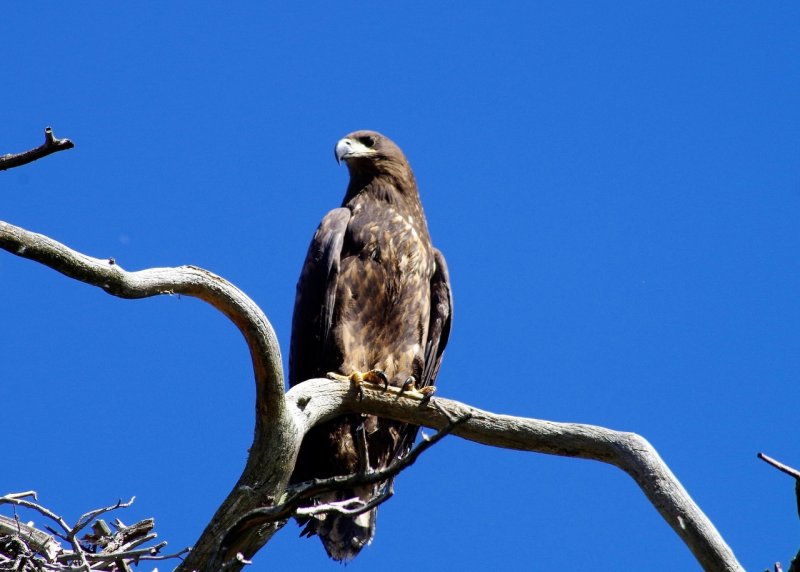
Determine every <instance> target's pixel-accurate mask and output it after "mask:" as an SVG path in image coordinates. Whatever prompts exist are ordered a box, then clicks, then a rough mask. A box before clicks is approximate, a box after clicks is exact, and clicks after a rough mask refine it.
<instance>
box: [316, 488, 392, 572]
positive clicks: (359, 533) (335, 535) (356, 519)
mask: <svg viewBox="0 0 800 572" xmlns="http://www.w3.org/2000/svg"><path fill="white" fill-rule="evenodd" d="M376 493H377V488H376V487H375V486H368V487H358V488H356V489H354V490H350V491H336V492H331V493H329V494H326V495H323V496H322V497H320V499H319V503H320V504H326V503H331V502H340V501H346V500H349V499H353V498H358V499H360V500H362V501H363V502H365V503H366V502H369V501H370V500H371V499H372V498H373V497H374V496H375V494H376ZM377 516H378V509H377V508H373V509H372V510H369V511H367V512H364V513H361V514H359V515H357V516H345V515H340V514H335V513H328V514H321V515H318V516H313V517H310V518H309V519H308V520H307V521H306V522H305V528H304V529H303V530H302V532H301V533H300V535H301V536H313V535H314V534H316V535H317V536H319V537H320V540H322V545H323V546H324V547H325V551H326V552H327V553H328V556H330V557H331V558H333V559H334V560H338V561H340V562H347V561H349V560H352V559H353V558H355V557H356V556H358V553H359V552H361V549H362V548H364V547H365V546H366V545H368V544H369V543H370V542H372V538H373V537H374V536H375V521H376V518H377ZM300 524H301V525H302V524H304V523H303V522H302V521H301V522H300Z"/></svg>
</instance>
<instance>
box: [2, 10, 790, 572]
mask: <svg viewBox="0 0 800 572" xmlns="http://www.w3.org/2000/svg"><path fill="white" fill-rule="evenodd" d="M799 25H800V7H798V6H797V5H796V4H792V3H746V2H731V3H711V2H707V3H693V2H679V3H671V4H670V5H669V7H668V6H666V5H663V6H661V5H655V4H652V3H639V2H619V3H614V4H612V5H608V4H600V3H595V2H564V3H528V2H508V3H504V4H502V5H498V3H494V4H493V5H492V4H489V3H486V4H483V3H475V2H469V1H467V2H441V3H423V2H411V3H403V4H402V5H401V4H383V3H381V4H378V3H372V4H369V5H366V6H365V5H363V4H360V3H350V2H344V3H342V2H339V3H327V2H318V3H314V2H311V3H309V2H298V3H294V4H291V5H289V4H288V3H281V4H278V3H274V4H272V5H267V4H266V3H263V4H261V3H259V4H256V3H237V4H235V5H225V6H223V5H222V4H218V3H213V4H212V3H200V2H197V3H192V4H185V3H180V4H179V3H159V4H156V3H152V4H150V5H144V6H143V5H141V4H136V5H134V4H113V5H111V4H108V3H99V2H86V3H78V4H70V5H69V6H67V5H62V4H61V3H52V4H51V5H49V6H47V7H46V8H43V7H40V9H38V10H37V9H34V8H33V7H30V6H27V5H25V6H23V5H22V4H20V5H17V6H14V7H10V8H8V9H7V10H6V11H5V13H4V16H3V19H2V20H1V21H0V45H2V46H3V49H4V53H5V57H4V64H3V68H4V71H3V77H4V82H3V87H2V89H1V90H0V102H2V106H1V108H2V114H3V122H2V125H3V128H2V130H0V133H1V135H0V153H7V152H12V151H21V150H23V149H26V148H29V147H32V146H35V145H38V144H39V143H40V140H41V138H42V129H43V128H44V127H45V126H47V125H52V127H53V128H54V130H55V133H56V135H57V136H60V137H70V138H72V139H73V140H74V141H75V143H76V148H75V149H74V150H71V151H68V152H65V153H61V154H58V155H55V156H53V157H49V158H47V159H45V160H43V161H40V162H38V163H35V164H32V165H29V166H26V167H23V168H20V169H15V170H12V171H8V172H5V173H0V185H1V186H2V196H3V208H2V216H0V218H2V219H4V220H6V221H8V222H11V223H14V224H18V225H21V226H23V227H26V228H29V229H31V230H34V231H37V232H42V233H45V234H48V235H50V236H52V237H54V238H56V239H58V240H60V241H63V242H64V243H66V244H68V245H69V246H71V247H73V248H76V249H78V250H81V251H83V252H85V253H87V254H90V255H93V256H98V257H108V256H113V257H114V258H116V260H117V261H118V263H119V264H121V265H122V266H123V267H124V268H126V269H130V270H135V269H140V268H146V267H152V266H172V265H181V264H195V265H199V266H203V267H205V268H208V269H210V270H212V271H214V272H216V273H218V274H221V275H223V276H225V277H226V278H228V279H229V280H231V281H232V282H234V283H235V284H237V285H238V286H239V287H241V288H242V289H243V290H244V291H245V292H247V293H248V294H249V295H250V296H251V297H252V298H254V299H255V300H256V301H257V302H258V303H259V304H260V305H261V307H262V308H263V309H264V310H265V312H266V313H267V315H268V316H269V318H270V319H271V321H272V323H273V324H274V326H275V328H276V330H277V333H278V336H279V338H280V340H281V342H282V344H283V352H284V355H287V354H288V345H287V344H288V340H289V333H290V331H289V329H290V320H291V308H292V303H293V297H294V286H295V282H296V280H297V276H298V273H299V270H300V265H301V263H302V260H303V257H304V254H305V250H306V247H307V245H308V242H309V240H310V238H311V235H312V234H313V231H314V229H315V227H316V225H317V223H318V222H319V220H320V219H321V218H322V216H323V215H324V214H325V213H326V212H327V211H328V210H329V209H331V208H333V207H335V206H338V205H339V203H340V201H341V198H342V196H343V193H344V188H345V185H346V182H347V172H346V169H345V168H344V167H337V165H336V163H335V162H334V160H333V146H334V144H335V142H336V141H337V140H338V139H339V138H340V137H341V136H343V135H344V134H346V133H348V132H350V131H353V130H355V129H362V128H368V129H376V130H379V131H382V132H383V133H385V134H386V135H388V136H389V137H391V138H393V139H394V140H395V141H396V142H397V143H398V144H399V145H400V146H401V147H402V148H403V149H404V151H405V152H406V155H407V156H408V157H409V159H410V161H411V164H412V166H413V168H414V170H415V173H416V175H417V180H418V182H419V185H420V188H421V195H422V200H423V204H424V206H425V209H426V212H427V216H428V222H429V226H430V229H431V233H432V235H433V239H434V241H435V243H436V245H437V246H438V247H439V248H440V249H441V250H442V251H443V252H444V253H445V255H446V257H447V260H448V263H449V266H450V272H451V278H452V282H453V288H454V297H455V322H454V330H453V335H452V337H451V341H450V345H449V346H448V349H447V352H446V355H445V360H444V364H443V368H442V371H441V373H440V377H439V380H438V384H437V385H438V386H439V388H440V392H441V395H443V396H446V397H450V398H453V399H458V400H461V401H464V402H467V403H470V404H472V405H475V406H477V407H481V408H484V409H489V410H492V411H496V412H502V413H509V414H516V415H525V416H531V417H538V418H544V419H549V420H557V421H573V422H586V423H594V424H599V425H604V426H608V427H611V428H614V429H620V430H626V431H634V432H636V433H639V434H641V435H643V436H644V437H646V438H647V439H648V440H650V442H651V443H652V444H653V445H654V446H655V447H656V448H657V449H658V451H659V452H660V454H661V455H662V457H663V458H664V459H665V460H666V462H667V463H668V464H669V465H670V467H671V468H672V469H673V471H674V472H675V473H676V475H677V476H678V477H679V478H680V479H681V480H682V482H683V484H684V485H685V486H686V488H687V489H688V491H689V492H690V494H691V495H692V496H693V498H694V499H695V500H696V501H697V502H698V504H699V505H700V506H701V508H702V509H703V510H704V511H706V513H707V514H708V515H709V517H710V518H711V519H712V520H713V521H714V522H715V524H716V525H717V527H718V528H719V530H720V532H721V533H722V534H723V536H724V537H725V538H726V539H727V541H728V542H729V543H730V545H731V547H732V548H733V550H734V551H735V553H736V554H737V556H738V557H739V559H740V561H741V562H742V563H743V565H744V566H745V567H746V568H748V569H753V570H757V569H764V568H766V567H768V566H770V565H771V564H772V563H773V562H774V561H776V560H781V561H783V562H784V563H787V562H788V561H789V559H790V558H791V556H793V555H794V553H795V551H796V550H797V548H798V542H797V539H798V529H799V527H798V522H797V515H796V508H795V501H794V495H793V483H792V482H791V480H790V479H789V478H788V477H785V476H783V475H780V474H779V473H777V472H776V471H774V470H773V469H770V468H768V467H767V466H766V465H764V464H763V463H761V462H760V461H758V460H757V459H756V457H755V454H756V452H757V451H762V450H763V451H765V452H767V453H768V454H771V455H773V456H775V457H777V458H779V459H781V460H783V461H785V462H787V463H789V464H793V465H794V466H800V450H798V447H797V439H796V435H795V434H794V429H793V428H796V425H797V424H796V401H797V379H798V375H800V357H799V356H800V352H798V350H799V349H800V348H799V347H798V346H799V345H800V329H799V328H798V324H799V323H800V298H799V297H798V292H800V272H798V271H797V253H798V246H800V225H799V224H798V222H797V221H798V216H799V215H800V160H799V159H798V157H800V154H799V152H800V135H799V134H800V105H798V101H800V34H798V29H800V26H799ZM0 280H1V282H0V284H1V285H2V286H1V287H2V295H0V315H2V316H3V322H2V323H3V327H2V328H0V391H1V393H0V395H2V405H3V407H2V415H1V416H0V434H3V435H4V436H5V441H4V442H5V444H6V445H5V447H4V451H3V468H2V471H0V492H10V491H20V490H28V489H36V490H37V491H38V492H39V494H40V498H41V500H42V501H43V502H44V503H46V504H47V505H49V506H50V507H51V508H52V509H54V510H56V511H58V512H61V513H62V514H64V515H65V516H66V517H67V518H68V519H70V520H74V519H76V518H77V517H78V516H79V515H80V514H81V513H82V512H84V511H86V510H89V509H90V508H93V507H96V506H101V505H105V504H110V503H113V502H114V501H116V500H117V499H118V498H120V497H122V498H128V497H130V496H132V495H136V496H137V501H136V504H135V505H134V507H133V508H131V509H128V511H127V513H126V514H121V515H119V516H120V518H122V519H123V520H124V521H128V522H130V521H134V520H137V519H140V518H144V517H148V516H154V517H155V518H156V523H157V530H158V532H159V533H160V535H161V538H163V539H166V540H168V541H169V542H170V548H174V549H177V548H180V547H182V546H184V545H188V544H191V543H192V542H193V541H194V539H195V538H196V537H197V535H198V534H199V533H200V531H201V530H202V528H203V527H204V526H205V524H206V523H207V521H208V519H209V518H210V517H211V515H212V514H213V511H214V509H215V508H216V507H217V505H218V504H219V502H220V501H221V500H222V499H223V498H224V497H225V495H226V494H227V493H228V491H229V490H230V488H231V487H232V486H233V484H234V482H235V480H236V478H237V477H238V476H239V474H240V471H241V469H242V467H243V464H244V459H245V457H246V454H247V448H248V446H249V445H250V441H251V436H252V423H253V397H254V390H253V382H252V379H251V372H250V368H249V360H248V357H247V353H246V348H245V346H244V344H243V343H242V340H241V339H240V336H239V334H238V332H237V331H236V330H235V328H234V327H233V326H232V325H231V324H229V323H227V321H226V320H225V319H224V318H223V317H222V316H221V315H219V314H218V313H216V312H215V311H213V310H212V309H211V308H209V307H207V306H205V305H204V304H202V303H200V302H198V301H196V300H192V299H187V298H166V297H165V298H162V299H150V300H142V301H125V300H119V299H116V298H112V297H110V296H108V295H106V294H104V293H103V292H101V291H99V290H97V289H94V288H92V287H89V286H86V285H83V284H79V283H76V282H73V281H71V280H69V279H66V278H64V277H62V276H60V275H57V274H56V273H54V272H53V271H51V270H48V269H45V268H43V267H40V266H38V265H36V264H34V263H31V262H29V261H26V260H21V259H18V258H16V257H13V256H11V255H9V254H6V255H2V253H0ZM297 535H298V529H297V527H296V526H295V525H294V524H290V525H288V526H287V527H286V528H285V529H284V530H283V531H282V532H281V533H280V534H279V535H278V537H277V538H276V539H275V540H274V541H273V542H272V543H271V544H269V545H268V546H267V548H266V549H265V550H263V551H262V552H261V553H260V554H259V555H258V556H257V557H256V560H255V563H254V565H253V566H252V567H251V568H250V569H251V570H254V571H258V570H268V569H278V568H282V567H286V566H289V565H301V566H305V567H310V569H315V570H336V569H339V567H338V565H336V564H334V563H329V562H328V561H327V558H326V557H325V554H324V551H323V549H322V547H321V545H320V544H319V542H318V541H317V540H316V539H312V540H307V539H300V538H298V536H297ZM378 566H380V567H381V569H383V570H386V571H392V570H404V569H408V567H410V566H414V567H415V569H418V570H434V569H435V570H441V569H442V567H443V566H444V567H445V568H446V569H462V570H484V569H486V568H487V567H489V566H495V567H496V566H505V567H508V568H509V569H529V570H550V569H555V568H557V569H560V570H579V569H587V568H590V569H596V570H623V569H632V568H634V567H635V568H641V567H642V566H644V567H645V568H646V569H648V570H694V569H697V565H696V564H695V562H694V560H693V558H692V557H691V555H690V553H689V552H688V550H687V549H686V548H684V546H683V545H682V544H681V542H680V541H679V540H678V539H677V537H676V536H675V535H674V533H673V532H672V530H671V529H670V528H669V527H668V526H667V525H666V523H664V522H663V521H662V520H661V518H660V516H659V515H658V514H657V513H656V511H655V510H654V509H653V508H652V507H651V506H650V505H649V504H648V503H647V501H646V499H645V498H644V496H643V495H642V494H641V493H640V492H639V491H638V489H637V488H636V487H635V485H634V484H633V482H632V481H631V480H630V479H629V478H628V477H627V476H626V475H624V474H623V473H622V472H620V471H619V470H617V469H614V468H612V467H608V466H605V465H601V464H599V463H593V462H588V461H580V460H574V459H563V458H556V457H549V456H541V455H534V454H524V453H519V452H512V451H505V450H499V449H489V448H485V447H480V446H477V445H474V444H471V443H468V442H465V441H461V440H459V439H457V438H454V437H453V438H448V439H446V440H445V441H444V442H443V443H442V444H440V445H439V446H437V447H436V448H435V449H434V450H432V451H431V452H430V453H428V454H426V456H425V457H424V458H422V459H421V460H420V461H419V462H418V463H417V464H416V465H415V466H414V467H413V468H412V469H411V470H410V471H408V472H407V473H405V474H403V475H402V476H401V477H400V478H399V480H398V482H397V486H396V496H395V497H394V498H393V499H392V500H391V501H390V502H389V503H388V504H386V505H384V506H383V507H381V509H380V514H379V518H378V532H377V538H376V540H375V542H374V543H373V544H372V546H370V547H369V548H368V549H366V550H365V551H364V552H363V553H362V555H361V556H359V558H358V559H357V560H356V561H355V562H354V563H352V564H351V565H350V566H349V567H348V570H355V571H358V570H374V569H376V567H378ZM160 568H161V569H162V570H164V569H168V568H169V567H168V566H161V567H160Z"/></svg>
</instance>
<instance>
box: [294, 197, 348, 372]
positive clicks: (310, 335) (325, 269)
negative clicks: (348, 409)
mask: <svg viewBox="0 0 800 572" xmlns="http://www.w3.org/2000/svg"><path fill="white" fill-rule="evenodd" d="M350 216H351V213H350V210H349V209H346V208H338V209H333V210H332V211H331V212H329V213H328V214H327V215H325V218H323V219H322V222H321V223H320V224H319V227H318V228H317V232H316V233H315V234H314V238H313V239H312V241H311V245H310V246H309V247H308V254H306V260H305V262H304V263H303V270H302V271H301V272H300V279H299V280H298V281H297V296H296V297H295V302H294V317H293V319H292V340H291V349H290V350H289V385H295V384H297V383H300V382H301V381H305V380H307V379H311V378H314V377H320V376H323V375H325V373H326V372H325V371H323V369H324V368H325V364H324V363H322V361H321V359H322V356H324V355H327V354H326V352H325V346H326V344H327V343H328V341H329V340H328V336H329V334H330V330H331V324H332V322H333V310H334V306H335V305H336V280H337V277H338V275H339V262H340V259H341V253H342V244H343V242H344V235H345V232H346V231H347V225H348V223H349V222H350Z"/></svg>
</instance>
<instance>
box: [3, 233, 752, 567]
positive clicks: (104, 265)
mask: <svg viewBox="0 0 800 572" xmlns="http://www.w3.org/2000/svg"><path fill="white" fill-rule="evenodd" d="M0 248H3V249H5V250H8V251H9V252H11V253H12V254H16V255H18V256H23V257H26V258H30V259H32V260H35V261H37V262H40V263H42V264H45V265H47V266H49V267H51V268H53V269H55V270H58V271H59V272H61V273H63V274H65V275H67V276H70V277H72V278H75V279H77V280H81V281H83V282H86V283H89V284H93V285H95V286H98V287H101V288H103V289H104V290H105V291H107V292H108V293H110V294H113V295H115V296H120V297H123V298H142V297H147V296H153V295H158V294H173V293H180V294H185V295H188V296H194V297H197V298H200V299H202V300H205V301H207V302H209V303H211V304H212V305H213V306H214V307H216V308H217V309H219V310H220V311H222V312H223V313H224V314H225V315H227V316H228V317H229V318H230V319H231V320H232V321H233V322H234V323H235V324H236V325H237V326H238V327H239V329H240V331H242V334H243V335H244V337H245V339H246V340H247V343H248V346H249V347H250V353H251V356H252V359H253V366H254V371H255V378H256V387H257V394H258V395H257V403H256V432H255V439H254V443H253V447H252V448H251V452H250V456H249V458H248V461H247V466H246V467H245V469H244V472H243V474H242V476H241V477H240V479H239V482H238V483H237V484H236V486H235V487H234V489H233V491H231V493H230V495H229V496H228V498H227V499H226V500H225V501H224V502H223V504H222V506H220V508H219V509H218V511H217V513H216V515H214V517H213V518H212V520H211V522H210V523H209V525H208V526H207V527H206V530H205V531H204V532H203V534H202V535H201V537H200V539H199V540H198V542H197V544H196V545H195V547H194V549H193V550H192V552H191V553H190V554H189V556H188V557H187V559H186V560H185V561H184V563H183V564H182V565H181V566H180V567H179V570H204V571H211V570H213V571H216V570H220V569H222V568H223V567H224V568H225V569H230V570H238V569H240V568H241V567H242V566H244V564H245V563H246V562H247V560H248V559H249V558H251V557H252V555H253V554H255V552H257V551H258V549H259V548H260V547H261V546H263V545H264V544H265V543H266V542H267V541H268V540H269V539H270V537H271V535H272V534H274V532H275V531H276V530H278V529H279V528H280V526H281V523H280V522H278V521H276V520H275V518H274V516H273V515H269V518H267V515H268V513H270V511H275V510H277V509H278V508H279V507H281V506H282V505H286V502H287V501H286V499H287V498H288V497H287V495H290V494H297V493H296V491H294V492H292V491H289V492H287V483H288V479H289V476H290V475H291V472H292V469H293V467H294V462H295V459H296V455H297V451H298V449H299V447H300V443H301V441H302V437H303V435H304V434H305V432H306V431H307V430H308V429H309V428H311V427H313V426H314V425H316V424H317V423H319V422H322V421H324V420H326V419H330V418H332V417H335V416H338V415H342V414H346V413H355V412H358V413H369V414H374V415H378V416H381V417H385V418H389V419H394V420H398V421H404V422H407V423H413V424H416V425H424V426H427V427H432V428H435V429H439V430H441V429H443V428H445V427H447V426H448V425H449V424H450V423H451V422H452V419H453V418H465V420H464V421H463V422H461V423H460V424H459V425H457V426H455V427H453V428H452V431H453V434H454V435H458V436H460V437H463V438H465V439H469V440H471V441H475V442H477V443H481V444H485V445H491V446H495V447H504V448H510V449H517V450H524V451H535V452H539V453H547V454H553V455H562V456H568V457H579V458H583V459H592V460H596V461H602V462H604V463H609V464H612V465H614V466H616V467H619V468H620V469H622V470H623V471H625V472H626V473H627V474H628V475H630V476H631V477H632V478H633V479H634V481H635V482H636V483H637V484H638V485H639V487H640V488H641V489H642V491H643V492H644V494H645V495H646V496H647V498H648V499H649V500H650V502H651V503H652V504H653V505H654V506H655V508H656V509H657V510H658V511H659V512H660V513H661V515H662V516H663V517H664V519H665V520H666V521H667V523H668V524H669V525H670V526H671V527H672V528H673V529H674V530H675V532H676V533H677V534H678V535H679V536H680V537H681V538H682V539H683V541H684V542H685V543H686V545H687V546H688V547H689V549H690V550H691V551H692V553H693V554H694V555H695V557H696V558H697V560H698V562H699V563H700V564H701V565H702V566H703V568H704V569H705V570H724V571H739V570H742V567H741V565H740V564H739V563H738V562H737V560H736V557H735V556H734V555H733V552H732V551H731V550H730V548H729V547H728V546H727V545H726V544H725V542H724V540H723V539H722V537H721V536H720V535H719V533H718V532H717V530H716V529H715V528H714V526H713V524H712V523H711V522H710V521H709V520H708V518H707V517H706V516H705V515H704V514H703V512H702V511H701V510H700V508H699V507H698V506H697V505H696V504H695V503H694V502H693V501H692V499H691V497H690V496H689V494H688V493H687V492H686V490H685V489H684V488H683V486H682V485H681V484H680V482H679V481H678V480H677V479H676V478H675V476H674V475H673V474H672V472H671V471H670V470H669V468H668V467H667V466H666V465H665V464H664V462H663V461H662V460H661V458H660V457H659V455H658V453H657V452H656V451H655V449H653V447H652V446H651V445H650V444H649V443H648V442H647V441H646V440H645V439H643V438H642V437H640V436H638V435H635V434H633V433H624V432H619V431H612V430H610V429H605V428H602V427H595V426H591V425H583V424H571V423H554V422H549V421H542V420H538V419H528V418H522V417H512V416H508V415H497V414H493V413H490V412H487V411H482V410H480V409H476V408H473V407H470V406H468V405H465V404H463V403H459V402H456V401H450V400H446V399H441V398H434V399H433V400H431V402H429V403H427V404H424V403H421V402H420V400H419V399H417V398H412V397H408V396H400V395H398V393H397V390H396V389H394V388H389V390H384V389H383V388H382V387H372V386H369V385H364V386H362V389H363V391H362V392H361V394H362V396H361V397H359V392H358V391H355V390H354V389H353V388H352V387H350V386H349V385H348V384H345V383H341V382H338V381H333V380H328V379H313V380H308V381H306V382H305V383H302V384H299V385H297V386H295V387H293V388H292V389H291V390H289V391H288V392H286V393H284V387H283V378H282V372H281V366H280V363H281V359H280V353H279V349H278V344H277V341H276V339H275V335H274V332H273V331H272V328H271V327H270V325H269V322H268V321H267V319H266V317H265V316H264V314H263V312H261V310H260V309H259V308H258V307H257V306H256V305H255V303H254V302H252V300H250V299H249V298H247V297H246V296H245V295H244V294H243V293H242V292H241V291H239V290H238V289H237V288H235V287H234V286H233V285H231V284H229V283H228V282H226V281H225V280H223V279H222V278H220V277H218V276H215V275H213V274H211V273H210V272H207V271H205V270H202V269H200V268H196V267H192V266H183V267H180V268H154V269H149V270H142V271H139V272H126V271H125V270H123V269H122V268H120V266H119V265H118V264H116V262H115V261H114V260H113V259H96V258H91V257H88V256H85V255H83V254H81V253H78V252H75V251H73V250H71V249H69V248H67V247H66V246H64V245H62V244H60V243H58V242H56V241H54V240H52V239H50V238H47V237H45V236H42V235H38V234H34V233H31V232H28V231H26V230H23V229H21V228H18V227H15V226H13V225H10V224H8V223H4V222H0ZM310 486H313V484H312V485H310ZM338 508H340V509H343V510H354V509H355V510H357V509H358V508H359V507H338ZM258 511H262V512H258ZM286 515H288V512H287V513H286ZM248 518H250V520H247V519H248ZM278 518H280V517H278ZM234 530H235V532H236V533H235V534H232V531H234Z"/></svg>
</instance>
